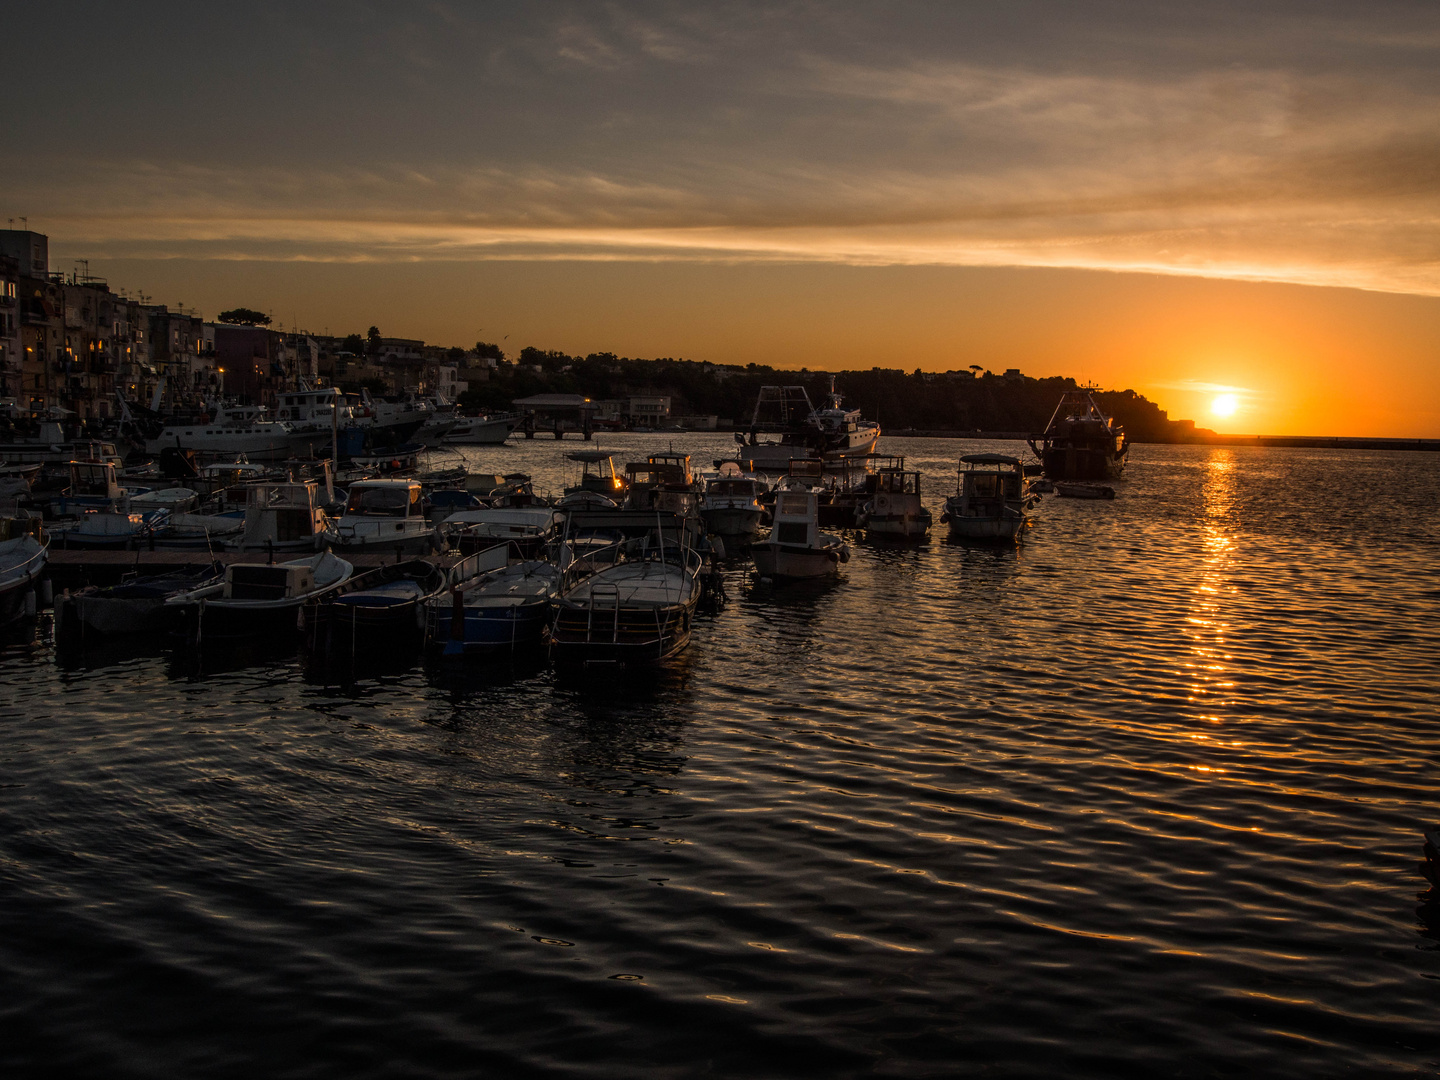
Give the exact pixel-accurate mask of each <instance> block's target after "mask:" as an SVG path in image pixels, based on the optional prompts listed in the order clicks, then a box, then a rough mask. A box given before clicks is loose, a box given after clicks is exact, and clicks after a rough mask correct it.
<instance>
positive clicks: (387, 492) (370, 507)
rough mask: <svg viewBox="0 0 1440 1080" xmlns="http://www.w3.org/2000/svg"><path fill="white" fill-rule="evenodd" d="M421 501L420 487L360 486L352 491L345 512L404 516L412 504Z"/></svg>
mask: <svg viewBox="0 0 1440 1080" xmlns="http://www.w3.org/2000/svg"><path fill="white" fill-rule="evenodd" d="M419 501H420V489H419V488H402V487H383V488H359V489H357V490H355V491H352V492H350V498H349V500H348V501H347V502H346V503H345V513H347V514H373V515H375V516H377V517H404V516H405V514H406V511H407V510H408V509H409V507H410V504H411V503H412V502H419Z"/></svg>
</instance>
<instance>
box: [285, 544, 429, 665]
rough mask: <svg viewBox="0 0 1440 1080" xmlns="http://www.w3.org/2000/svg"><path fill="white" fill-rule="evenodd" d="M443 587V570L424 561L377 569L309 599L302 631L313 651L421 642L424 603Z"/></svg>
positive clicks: (304, 607) (302, 610)
mask: <svg viewBox="0 0 1440 1080" xmlns="http://www.w3.org/2000/svg"><path fill="white" fill-rule="evenodd" d="M445 584H446V573H445V571H444V570H442V569H441V568H440V567H439V566H437V565H435V564H434V563H431V562H426V561H425V560H424V559H411V560H410V561H408V562H400V563H392V564H391V565H389V566H381V567H377V568H376V569H374V570H368V571H366V572H365V573H363V574H356V575H354V576H352V577H351V578H350V579H349V580H347V581H346V582H344V583H343V584H341V585H338V586H336V587H335V588H333V589H326V590H325V591H323V592H320V593H316V594H315V595H313V596H311V597H309V598H308V599H306V601H305V602H304V604H302V605H301V607H300V630H301V632H302V633H303V634H304V635H305V643H306V645H307V646H309V648H310V649H311V650H312V651H313V650H315V649H317V648H320V649H323V648H326V647H327V646H329V647H334V646H342V647H344V648H346V649H349V650H351V651H361V650H365V649H367V648H368V649H374V648H376V647H384V648H390V647H399V646H401V645H403V644H404V643H405V642H407V641H410V642H414V643H418V641H419V638H420V635H421V633H422V632H423V631H424V629H425V605H426V603H427V602H428V601H429V600H430V599H431V598H432V597H434V596H436V595H437V594H439V593H440V592H441V590H442V589H444V588H445Z"/></svg>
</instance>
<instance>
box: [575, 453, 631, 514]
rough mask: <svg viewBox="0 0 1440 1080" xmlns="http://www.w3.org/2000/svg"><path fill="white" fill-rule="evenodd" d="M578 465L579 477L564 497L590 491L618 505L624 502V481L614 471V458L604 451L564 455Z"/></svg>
mask: <svg viewBox="0 0 1440 1080" xmlns="http://www.w3.org/2000/svg"><path fill="white" fill-rule="evenodd" d="M565 456H566V457H567V458H569V459H570V460H571V461H574V462H578V463H579V465H580V475H579V477H578V478H576V481H575V483H573V484H571V485H570V486H569V487H567V488H566V489H565V491H564V494H566V495H574V494H575V493H576V492H581V491H590V492H594V493H595V494H596V495H603V496H605V498H607V499H609V500H611V501H612V502H614V503H616V504H619V503H622V502H624V501H625V480H624V478H623V477H621V476H620V475H619V474H617V473H616V471H615V456H614V455H613V454H611V453H609V452H608V451H606V450H573V451H571V452H570V453H568V454H566V455H565Z"/></svg>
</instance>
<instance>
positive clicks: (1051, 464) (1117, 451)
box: [1041, 438, 1129, 480]
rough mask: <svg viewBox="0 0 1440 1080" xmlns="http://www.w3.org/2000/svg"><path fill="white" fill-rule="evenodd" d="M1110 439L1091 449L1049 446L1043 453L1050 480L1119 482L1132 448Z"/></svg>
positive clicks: (1046, 472) (1091, 446)
mask: <svg viewBox="0 0 1440 1080" xmlns="http://www.w3.org/2000/svg"><path fill="white" fill-rule="evenodd" d="M1122 444H1123V440H1120V439H1110V438H1107V439H1105V440H1103V441H1102V442H1099V443H1096V444H1093V445H1087V446H1047V447H1046V448H1045V449H1044V450H1043V451H1042V452H1041V461H1042V462H1043V463H1044V466H1045V476H1046V477H1047V478H1048V479H1050V480H1118V479H1119V478H1120V476H1121V475H1122V474H1123V473H1124V472H1125V459H1126V458H1127V457H1128V456H1129V448H1128V447H1124V446H1123V445H1122Z"/></svg>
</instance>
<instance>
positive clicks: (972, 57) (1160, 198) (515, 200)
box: [0, 0, 1440, 437]
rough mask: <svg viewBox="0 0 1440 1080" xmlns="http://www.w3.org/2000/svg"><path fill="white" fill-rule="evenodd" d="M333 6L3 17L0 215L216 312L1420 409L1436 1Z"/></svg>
mask: <svg viewBox="0 0 1440 1080" xmlns="http://www.w3.org/2000/svg"><path fill="white" fill-rule="evenodd" d="M341 11H342V9H337V8H334V7H332V6H329V5H323V4H314V5H309V4H293V3H282V2H279V0H252V2H251V3H247V4H244V5H220V4H216V5H193V4H182V3H179V2H177V0H155V2H154V3H153V4H150V5H147V6H146V8H145V11H144V12H143V13H142V14H139V15H137V16H136V17H134V18H126V19H117V18H115V16H114V10H113V5H107V4H101V3H99V0H72V2H71V3H69V4H67V5H66V6H65V10H64V12H63V13H62V14H61V16H60V17H56V16H55V14H54V13H53V12H51V11H50V10H49V9H48V8H46V7H45V6H43V5H30V6H28V7H26V6H20V7H18V8H17V9H16V10H15V11H13V12H7V18H8V22H7V25H6V31H7V34H8V35H9V37H10V39H11V40H14V41H19V42H22V43H23V44H24V48H20V49H16V50H13V55H12V56H11V57H10V65H11V66H10V69H9V72H10V81H9V83H8V85H9V86H10V87H11V91H10V93H11V97H10V98H9V99H7V108H6V109H4V110H3V111H0V145H5V146H7V147H10V148H14V149H16V152H14V153H10V154H6V155H0V193H3V200H4V202H5V205H4V206H3V207H0V214H3V215H4V216H7V217H9V216H12V215H13V216H14V217H16V218H18V217H19V216H20V215H26V216H27V217H28V219H29V224H30V226H31V227H32V228H36V229H38V230H40V231H43V232H45V233H47V234H49V235H50V237H51V241H52V246H51V253H52V265H53V266H54V267H55V268H57V269H67V268H68V260H71V259H77V258H85V259H89V260H90V266H91V269H92V271H95V272H98V273H101V274H105V275H107V276H108V277H110V279H111V280H112V281H113V282H114V283H116V284H118V285H123V286H126V287H128V288H129V289H131V290H132V291H141V290H143V291H144V292H145V293H147V294H149V295H151V296H154V297H155V298H157V299H160V300H164V301H168V302H177V301H181V300H183V301H184V302H185V303H187V304H190V305H193V306H196V307H199V308H200V309H202V310H203V311H204V312H205V313H206V314H207V315H211V316H213V315H215V314H216V313H218V312H219V311H220V310H223V309H224V308H227V307H231V306H237V305H243V306H248V307H257V308H264V309H270V310H273V311H274V313H275V315H276V317H277V319H285V320H286V321H287V322H290V321H293V320H295V319H297V318H298V320H299V322H300V323H301V324H302V325H303V326H306V327H310V328H313V329H317V330H321V329H324V328H326V327H329V328H330V329H332V330H352V329H363V328H364V327H366V326H368V325H370V323H372V322H374V323H378V324H379V325H380V326H381V327H382V328H383V329H384V330H385V331H387V332H390V333H394V334H396V335H403V336H414V337H422V338H425V339H428V340H432V341H441V342H446V343H449V342H455V343H472V342H473V341H474V340H475V339H476V338H477V337H485V338H491V339H496V338H503V337H505V336H506V335H507V334H508V335H509V340H508V341H507V342H506V346H507V348H510V349H511V350H512V351H514V350H515V349H518V347H519V346H522V345H525V344H533V345H536V346H539V347H541V348H558V349H564V350H566V351H570V352H576V351H592V350H612V351H615V352H619V353H627V354H630V355H642V356H653V355H676V356H690V357H695V358H697V359H698V358H703V359H708V360H714V361H718V362H739V363H743V362H748V361H751V360H755V361H763V362H767V363H772V364H786V363H791V364H795V365H797V366H798V365H801V364H804V365H807V366H827V367H849V366H857V365H865V366H870V365H874V364H884V365H887V366H898V367H905V368H914V367H925V368H931V367H934V368H946V367H951V366H955V365H957V364H962V365H968V364H969V363H972V362H973V363H981V364H985V365H987V366H989V367H992V368H1004V367H1019V368H1021V369H1022V370H1024V371H1027V372H1030V373H1032V374H1046V373H1063V374H1067V375H1073V376H1075V377H1076V378H1078V379H1091V380H1094V381H1096V382H1098V383H1101V384H1103V385H1107V386H1113V387H1120V388H1123V387H1127V386H1128V387H1133V388H1134V389H1136V390H1139V391H1142V392H1144V393H1145V394H1147V395H1148V396H1151V397H1152V398H1154V399H1156V400H1158V401H1159V402H1160V403H1161V404H1162V405H1164V406H1165V407H1166V408H1168V409H1169V410H1170V411H1171V413H1172V415H1179V416H1188V417H1192V418H1194V419H1195V420H1197V421H1198V422H1199V423H1201V424H1202V425H1208V426H1215V427H1219V428H1224V429H1229V430H1233V431H1240V432H1259V433H1276V434H1280V433H1323V434H1357V435H1358V434H1371V435H1393V436H1429V437H1440V384H1437V378H1440V376H1437V375H1436V370H1437V369H1440V362H1437V361H1440V315H1437V305H1440V256H1437V253H1440V213H1437V207H1440V5H1437V4H1435V3H1434V2H1433V0H1372V2H1371V3H1367V4H1363V5H1362V4H1355V3H1353V2H1351V0H1309V2H1307V3H1305V4H1294V3H1293V2H1290V0H1214V2H1212V3H1206V4H1195V3H1193V2H1187V0H1145V2H1143V3H1142V2H1139V0H1096V2H1094V3H1089V4H1074V3H1072V2H1068V0H1013V2H1011V3H1006V4H949V5H945V4H934V3H918V2H916V3H911V2H907V0H894V2H892V3H887V4H884V5H875V4H864V3H856V2H850V0H833V2H831V3H827V4H824V5H797V4H789V3H775V2H768V0H733V2H731V3H726V4H723V5H681V4H667V3H664V2H651V0H614V2H610V3H606V4H595V3H590V2H586V0H536V2H535V3H532V4H524V5H518V4H517V5H460V4H454V3H450V2H448V0H434V2H432V3H426V4H424V5H404V4H401V5H361V6H358V7H354V6H352V7H346V8H343V14H342V13H341ZM76 73H83V77H79V76H77V75H76ZM21 148H23V152H22V149H21ZM481 328H484V329H483V330H482V329H481ZM1225 393H1228V394H1233V395H1235V396H1236V399H1237V402H1238V405H1239V408H1238V411H1237V412H1236V413H1235V415H1234V416H1232V417H1230V418H1229V419H1228V420H1222V419H1219V418H1214V417H1211V416H1210V415H1209V414H1208V409H1209V407H1210V402H1211V401H1212V400H1213V399H1214V397H1215V396H1216V395H1217V394H1225Z"/></svg>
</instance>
